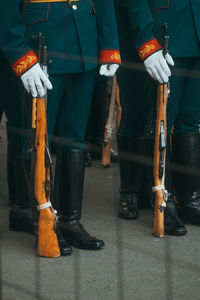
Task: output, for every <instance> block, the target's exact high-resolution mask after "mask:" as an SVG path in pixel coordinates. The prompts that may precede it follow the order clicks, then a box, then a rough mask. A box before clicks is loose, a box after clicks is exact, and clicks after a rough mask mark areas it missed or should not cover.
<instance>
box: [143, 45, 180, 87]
mask: <svg viewBox="0 0 200 300" xmlns="http://www.w3.org/2000/svg"><path fill="white" fill-rule="evenodd" d="M168 65H170V66H174V61H173V59H172V57H171V55H169V54H167V55H166V56H165V58H164V56H163V51H162V50H159V51H158V52H155V53H154V54H152V55H151V56H149V57H148V58H147V59H146V60H145V61H144V66H145V68H146V70H147V72H148V73H149V75H150V76H151V77H152V78H153V79H155V80H157V81H158V82H159V83H161V84H162V83H167V82H168V81H169V77H170V76H171V71H170V68H169V66H168Z"/></svg>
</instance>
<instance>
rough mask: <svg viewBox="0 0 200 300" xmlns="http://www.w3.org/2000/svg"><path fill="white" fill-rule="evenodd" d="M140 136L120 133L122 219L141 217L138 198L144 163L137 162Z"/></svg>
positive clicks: (120, 207) (120, 215)
mask: <svg viewBox="0 0 200 300" xmlns="http://www.w3.org/2000/svg"><path fill="white" fill-rule="evenodd" d="M138 143H139V138H138V137H132V136H121V135H118V150H119V166H120V179H121V186H120V200H119V211H118V216H119V217H120V218H122V219H137V218H138V217H139V208H138V199H139V190H140V182H141V176H142V165H141V164H140V163H138V162H137V157H136V155H137V154H138Z"/></svg>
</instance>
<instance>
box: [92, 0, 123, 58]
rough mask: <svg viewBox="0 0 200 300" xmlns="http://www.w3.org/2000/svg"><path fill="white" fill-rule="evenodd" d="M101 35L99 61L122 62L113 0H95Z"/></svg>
mask: <svg viewBox="0 0 200 300" xmlns="http://www.w3.org/2000/svg"><path fill="white" fill-rule="evenodd" d="M93 3H94V9H95V13H96V16H97V26H98V36H99V63H100V64H106V63H117V64H120V63H121V57H120V51H119V40H118V31H117V24H116V18H115V10H114V3H113V0H100V1H99V0H93Z"/></svg>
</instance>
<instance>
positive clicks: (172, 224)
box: [164, 137, 187, 236]
mask: <svg viewBox="0 0 200 300" xmlns="http://www.w3.org/2000/svg"><path fill="white" fill-rule="evenodd" d="M167 145H168V147H167V152H166V166H165V188H166V190H167V191H168V199H167V205H166V208H165V211H164V230H165V234H169V235H175V236H178V235H185V234H186V233H187V230H186V228H185V226H184V224H183V222H182V220H181V219H180V218H179V216H178V207H177V204H176V202H175V193H174V183H173V176H172V169H171V160H172V158H171V157H172V156H171V153H170V139H169V137H168V143H167Z"/></svg>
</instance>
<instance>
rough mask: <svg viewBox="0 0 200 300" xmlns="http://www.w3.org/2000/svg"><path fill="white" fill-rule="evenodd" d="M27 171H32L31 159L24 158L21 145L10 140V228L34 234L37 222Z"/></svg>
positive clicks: (8, 179) (8, 161) (8, 172)
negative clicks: (30, 196)
mask: <svg viewBox="0 0 200 300" xmlns="http://www.w3.org/2000/svg"><path fill="white" fill-rule="evenodd" d="M26 172H27V174H28V173H29V172H30V160H23V159H22V153H21V146H19V145H16V144H12V143H10V142H9V141H8V148H7V181H8V194H9V229H10V230H14V231H25V232H28V233H32V234H34V233H35V224H34V217H33V210H32V206H31V203H30V198H29V188H28V182H27V179H26Z"/></svg>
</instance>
